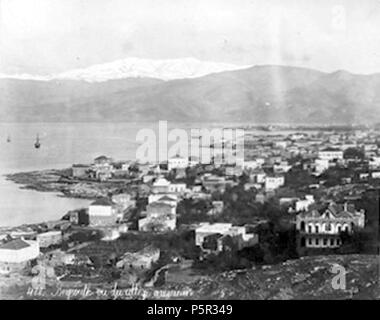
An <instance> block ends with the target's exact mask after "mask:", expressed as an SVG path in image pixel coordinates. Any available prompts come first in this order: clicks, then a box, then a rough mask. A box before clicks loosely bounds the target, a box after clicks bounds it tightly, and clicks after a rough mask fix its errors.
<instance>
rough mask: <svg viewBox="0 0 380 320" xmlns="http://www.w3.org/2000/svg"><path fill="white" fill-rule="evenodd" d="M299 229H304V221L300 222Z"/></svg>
mask: <svg viewBox="0 0 380 320" xmlns="http://www.w3.org/2000/svg"><path fill="white" fill-rule="evenodd" d="M300 229H301V231H305V221H302V222H301V225H300Z"/></svg>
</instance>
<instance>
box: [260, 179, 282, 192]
mask: <svg viewBox="0 0 380 320" xmlns="http://www.w3.org/2000/svg"><path fill="white" fill-rule="evenodd" d="M284 184H285V177H284V176H272V177H271V176H267V177H265V190H266V191H274V190H276V189H278V188H280V187H282V186H283V185H284Z"/></svg>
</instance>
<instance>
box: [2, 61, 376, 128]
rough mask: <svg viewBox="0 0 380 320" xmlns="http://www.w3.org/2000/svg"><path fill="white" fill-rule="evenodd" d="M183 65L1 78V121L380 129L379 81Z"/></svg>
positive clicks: (293, 70) (283, 69)
mask: <svg viewBox="0 0 380 320" xmlns="http://www.w3.org/2000/svg"><path fill="white" fill-rule="evenodd" d="M190 60H191V59H190ZM172 62H173V60H172ZM188 62H189V59H187V60H186V59H185V61H182V62H180V61H178V60H176V62H175V63H174V64H171V63H170V61H166V62H165V63H166V66H165V63H163V64H161V66H162V69H160V68H156V67H154V68H152V69H151V70H147V71H146V72H145V73H141V72H140V71H139V72H137V71H136V70H137V69H136V68H137V67H136V64H139V63H137V62H136V64H135V67H134V68H132V69H133V70H134V71H133V72H135V73H133V72H132V71H131V69H123V68H121V69H120V68H117V67H115V66H120V65H125V64H123V63H121V62H120V61H119V62H115V63H114V64H112V63H111V64H109V65H111V67H110V69H107V67H106V65H100V66H94V67H90V68H87V69H82V70H76V71H75V70H74V71H71V72H67V73H63V74H60V76H55V77H51V78H49V79H39V80H35V79H30V78H28V77H23V78H22V79H20V78H18V77H11V78H3V79H0V90H1V91H0V92H1V93H2V94H1V96H0V117H1V119H2V121H8V122H31V121H35V122H44V121H58V122H59V121H67V122H70V121H82V122H86V121H87V122H88V121H94V122H95V121H98V122H104V121H110V122H112V121H114V122H120V121H126V122H127V121H157V120H168V121H181V122H184V121H194V122H205V121H207V122H209V121H212V122H244V123H246V122H251V123H256V124H258V123H261V124H262V123H290V124H354V123H361V124H363V123H364V124H366V123H374V122H379V121H380V115H379V110H380V74H371V75H357V74H352V73H349V72H347V71H342V70H340V71H336V72H332V73H326V72H321V71H317V70H313V69H307V68H299V67H289V66H271V65H263V66H253V67H246V68H243V69H242V68H241V67H237V66H233V65H226V66H223V65H221V64H215V65H212V66H213V67H210V65H208V64H207V63H206V65H203V67H201V68H199V69H198V70H197V71H194V70H195V69H194V68H193V69H191V68H189V69H186V67H185V66H186V65H188ZM193 62H196V60H194V61H193ZM192 64H193V63H190V65H192ZM195 64H197V62H196V63H195ZM201 64H202V63H201ZM139 65H149V63H147V61H144V63H142V64H139ZM153 65H155V66H158V65H160V63H157V64H154V63H153ZM115 68H116V70H118V72H116V75H115V72H114V71H115ZM139 68H140V67H139ZM107 70H108V71H107ZM139 70H141V69H139ZM181 73H182V75H181ZM177 77H182V78H180V79H179V78H177Z"/></svg>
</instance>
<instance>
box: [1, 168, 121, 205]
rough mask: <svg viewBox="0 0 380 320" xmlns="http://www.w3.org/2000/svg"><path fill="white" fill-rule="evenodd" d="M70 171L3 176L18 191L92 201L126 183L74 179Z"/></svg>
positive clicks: (49, 170)
mask: <svg viewBox="0 0 380 320" xmlns="http://www.w3.org/2000/svg"><path fill="white" fill-rule="evenodd" d="M69 170H70V169H48V170H38V171H27V172H17V173H11V174H5V175H4V177H5V179H6V180H8V181H12V182H14V183H16V184H17V185H19V186H20V187H19V188H20V189H27V190H35V191H39V192H55V193H58V195H57V196H59V197H66V198H73V199H86V200H94V199H97V198H101V197H106V196H107V195H108V194H109V193H110V192H114V191H115V190H117V189H119V188H120V187H122V186H125V183H126V182H128V181H119V180H118V181H107V182H99V181H95V180H88V179H74V178H72V177H71V176H70V175H69Z"/></svg>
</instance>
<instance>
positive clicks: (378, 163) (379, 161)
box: [369, 157, 380, 168]
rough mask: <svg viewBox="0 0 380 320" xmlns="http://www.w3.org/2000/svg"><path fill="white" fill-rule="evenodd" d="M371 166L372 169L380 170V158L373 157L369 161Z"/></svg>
mask: <svg viewBox="0 0 380 320" xmlns="http://www.w3.org/2000/svg"><path fill="white" fill-rule="evenodd" d="M369 166H370V167H371V168H380V157H372V158H371V159H370V160H369Z"/></svg>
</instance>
